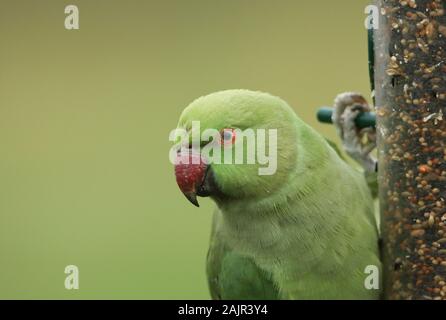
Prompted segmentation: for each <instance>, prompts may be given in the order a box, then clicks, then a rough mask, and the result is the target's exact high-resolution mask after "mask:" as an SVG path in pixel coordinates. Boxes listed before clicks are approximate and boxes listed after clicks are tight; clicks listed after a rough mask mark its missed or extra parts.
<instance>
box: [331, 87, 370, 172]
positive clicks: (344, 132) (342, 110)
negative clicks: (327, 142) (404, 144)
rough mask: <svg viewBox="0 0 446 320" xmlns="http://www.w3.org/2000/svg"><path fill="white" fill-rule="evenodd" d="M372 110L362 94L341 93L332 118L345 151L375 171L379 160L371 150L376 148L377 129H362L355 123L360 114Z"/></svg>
mask: <svg viewBox="0 0 446 320" xmlns="http://www.w3.org/2000/svg"><path fill="white" fill-rule="evenodd" d="M370 111H371V108H370V106H369V104H368V103H367V101H366V100H365V98H364V97H363V96H362V95H361V94H358V93H353V92H346V93H341V94H339V95H338V96H337V97H336V99H335V103H334V112H333V116H332V120H333V123H334V125H335V127H336V130H337V132H338V135H339V137H340V138H341V140H342V145H343V148H344V150H345V152H346V153H347V154H348V155H349V156H350V157H351V158H353V159H354V160H355V161H357V162H358V163H359V164H361V166H362V167H363V168H364V170H365V171H366V172H375V171H376V168H377V160H376V159H375V158H374V157H373V156H372V155H371V152H372V151H373V150H374V149H375V148H376V129H375V128H372V127H369V128H363V129H360V128H358V127H357V126H356V123H355V120H356V118H357V117H358V115H359V114H361V113H362V112H370Z"/></svg>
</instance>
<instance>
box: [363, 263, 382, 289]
mask: <svg viewBox="0 0 446 320" xmlns="http://www.w3.org/2000/svg"><path fill="white" fill-rule="evenodd" d="M364 273H365V274H368V276H367V277H366V278H365V280H364V287H365V288H366V289H367V290H379V268H378V267H377V266H375V265H369V266H367V267H366V268H365V269H364Z"/></svg>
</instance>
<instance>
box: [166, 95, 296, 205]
mask: <svg viewBox="0 0 446 320" xmlns="http://www.w3.org/2000/svg"><path fill="white" fill-rule="evenodd" d="M299 123H300V121H298V118H297V116H296V115H295V113H294V111H293V110H292V109H291V108H290V107H289V106H288V105H287V103H286V102H285V101H283V100H282V99H280V98H278V97H274V96H272V95H269V94H267V93H262V92H254V91H249V90H227V91H221V92H217V93H213V94H210V95H207V96H204V97H201V98H199V99H197V100H195V101H194V102H192V103H191V104H190V105H189V106H188V107H187V108H186V109H185V110H184V111H183V113H182V115H181V117H180V120H179V124H178V128H177V132H181V134H177V135H176V137H174V138H172V140H174V141H175V142H176V143H175V146H174V148H172V150H171V160H172V158H173V162H174V163H175V175H176V180H177V183H178V186H179V187H180V189H181V191H182V192H183V193H184V195H185V196H186V197H187V198H188V199H189V200H190V201H191V202H192V203H193V204H195V205H196V206H198V201H197V196H202V197H207V196H210V197H212V198H213V199H214V200H215V201H216V202H217V204H218V203H219V202H221V201H223V200H224V201H225V202H228V201H231V200H240V199H254V200H255V199H256V198H265V197H267V196H268V195H269V194H272V193H273V192H274V191H276V190H277V189H279V188H281V186H283V185H284V184H286V183H287V178H288V177H289V172H290V171H291V170H293V168H294V166H295V165H296V157H297V138H298V137H297V126H298V125H299Z"/></svg>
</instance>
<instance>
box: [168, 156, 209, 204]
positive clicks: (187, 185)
mask: <svg viewBox="0 0 446 320" xmlns="http://www.w3.org/2000/svg"><path fill="white" fill-rule="evenodd" d="M206 170H207V164H206V163H204V161H203V158H202V156H201V155H200V154H199V153H197V152H194V151H193V150H188V151H187V152H180V153H178V155H177V158H176V161H175V177H176V180H177V184H178V187H180V190H181V192H183V194H184V195H185V196H186V198H187V199H188V200H189V201H190V202H192V204H194V205H195V206H197V207H199V206H200V205H199V204H198V201H197V190H198V188H199V187H200V186H201V185H202V184H203V183H204V180H205V177H206Z"/></svg>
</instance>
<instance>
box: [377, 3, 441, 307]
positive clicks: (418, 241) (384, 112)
mask: <svg viewBox="0 0 446 320" xmlns="http://www.w3.org/2000/svg"><path fill="white" fill-rule="evenodd" d="M375 4H376V6H377V7H378V9H379V12H380V14H379V28H378V29H377V30H375V31H374V42H375V90H376V92H375V100H376V107H377V131H378V153H379V184H380V203H381V215H382V221H381V229H382V236H383V248H382V252H383V261H384V287H385V288H384V289H385V298H387V299H429V300H446V114H445V113H446V109H445V107H446V15H445V7H446V1H442V0H376V1H375Z"/></svg>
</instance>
